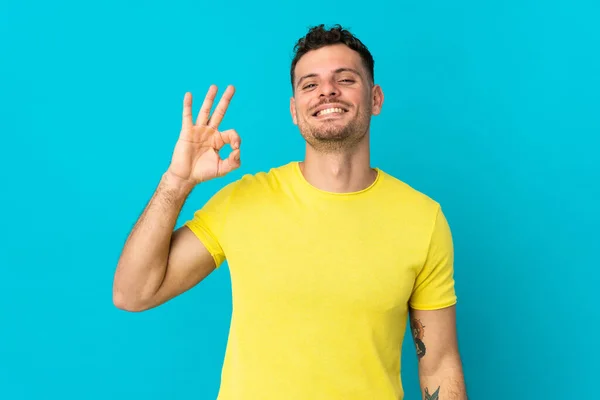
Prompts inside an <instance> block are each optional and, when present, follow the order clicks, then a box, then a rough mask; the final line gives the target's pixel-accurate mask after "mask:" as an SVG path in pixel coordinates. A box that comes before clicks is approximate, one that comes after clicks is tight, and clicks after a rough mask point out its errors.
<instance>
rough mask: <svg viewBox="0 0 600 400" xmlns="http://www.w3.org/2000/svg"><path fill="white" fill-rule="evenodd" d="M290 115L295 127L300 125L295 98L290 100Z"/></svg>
mask: <svg viewBox="0 0 600 400" xmlns="http://www.w3.org/2000/svg"><path fill="white" fill-rule="evenodd" d="M290 114H292V121H293V122H294V125H298V119H297V118H296V100H295V99H294V98H293V97H291V98H290Z"/></svg>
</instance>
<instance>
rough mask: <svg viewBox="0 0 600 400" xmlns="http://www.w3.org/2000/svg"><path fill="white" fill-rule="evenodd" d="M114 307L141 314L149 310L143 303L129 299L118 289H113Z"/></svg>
mask: <svg viewBox="0 0 600 400" xmlns="http://www.w3.org/2000/svg"><path fill="white" fill-rule="evenodd" d="M113 305H114V306H115V307H116V308H118V309H119V310H123V311H129V312H141V311H145V310H146V309H147V307H144V306H143V305H142V303H141V302H139V301H134V300H132V299H130V298H128V297H127V296H126V295H125V294H124V293H123V292H122V291H120V290H118V289H116V288H115V289H113Z"/></svg>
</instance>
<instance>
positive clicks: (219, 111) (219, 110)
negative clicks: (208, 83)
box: [208, 85, 235, 129]
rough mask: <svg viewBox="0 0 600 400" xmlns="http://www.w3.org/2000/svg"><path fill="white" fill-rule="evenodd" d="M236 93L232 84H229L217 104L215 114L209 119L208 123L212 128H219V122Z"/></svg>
mask: <svg viewBox="0 0 600 400" xmlns="http://www.w3.org/2000/svg"><path fill="white" fill-rule="evenodd" d="M234 93H235V88H234V87H233V86H232V85H229V86H227V89H226V90H225V93H223V96H222V97H221V100H219V104H217V107H216V108H215V111H214V112H213V115H212V116H211V117H210V119H209V121H208V125H209V126H210V127H211V128H214V129H217V128H218V127H219V124H220V123H221V121H222V120H223V117H224V116H225V112H226V111H227V107H229V103H230V102H231V99H232V97H233V94H234Z"/></svg>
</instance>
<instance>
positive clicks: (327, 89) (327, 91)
mask: <svg viewBox="0 0 600 400" xmlns="http://www.w3.org/2000/svg"><path fill="white" fill-rule="evenodd" d="M339 94H340V91H339V88H338V87H337V85H336V84H335V82H334V81H329V80H326V81H323V83H322V84H321V86H320V93H319V97H337V96H339Z"/></svg>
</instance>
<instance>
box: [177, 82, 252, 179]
mask: <svg viewBox="0 0 600 400" xmlns="http://www.w3.org/2000/svg"><path fill="white" fill-rule="evenodd" d="M234 93H235V88H234V87H233V86H228V87H227V89H226V90H225V93H223V96H222V97H221V100H220V101H219V104H218V105H217V107H216V108H215V111H214V112H213V115H212V116H210V115H209V114H210V110H211V108H212V106H213V102H214V100H215V97H216V95H217V87H216V86H215V85H212V86H211V87H210V88H209V90H208V93H207V94H206V97H205V98H204V102H203V103H202V106H201V107H200V111H199V113H198V118H197V119H196V124H194V123H193V121H192V94H191V93H189V92H187V93H186V94H185V97H184V99H183V121H182V124H181V133H180V135H179V140H177V143H176V144H175V149H174V151H173V156H172V159H171V165H170V166H169V169H168V172H169V173H170V174H172V175H174V176H175V177H177V178H179V179H181V180H183V181H184V182H186V183H189V184H191V185H196V184H198V183H200V182H206V181H208V180H210V179H213V178H218V177H222V176H224V175H226V174H228V173H229V172H231V171H233V170H234V169H237V168H239V166H240V144H241V139H240V137H239V135H238V134H237V132H236V131H235V130H233V129H230V130H227V131H223V132H220V131H219V130H218V128H219V124H220V123H221V121H222V120H223V117H224V116H225V111H227V107H228V106H229V102H230V101H231V98H232V97H233V94H234ZM225 144H229V145H230V146H231V148H232V149H233V151H232V152H231V154H229V157H227V158H226V159H224V160H223V159H221V156H220V155H219V150H221V149H222V148H223V146H224V145H225Z"/></svg>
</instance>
